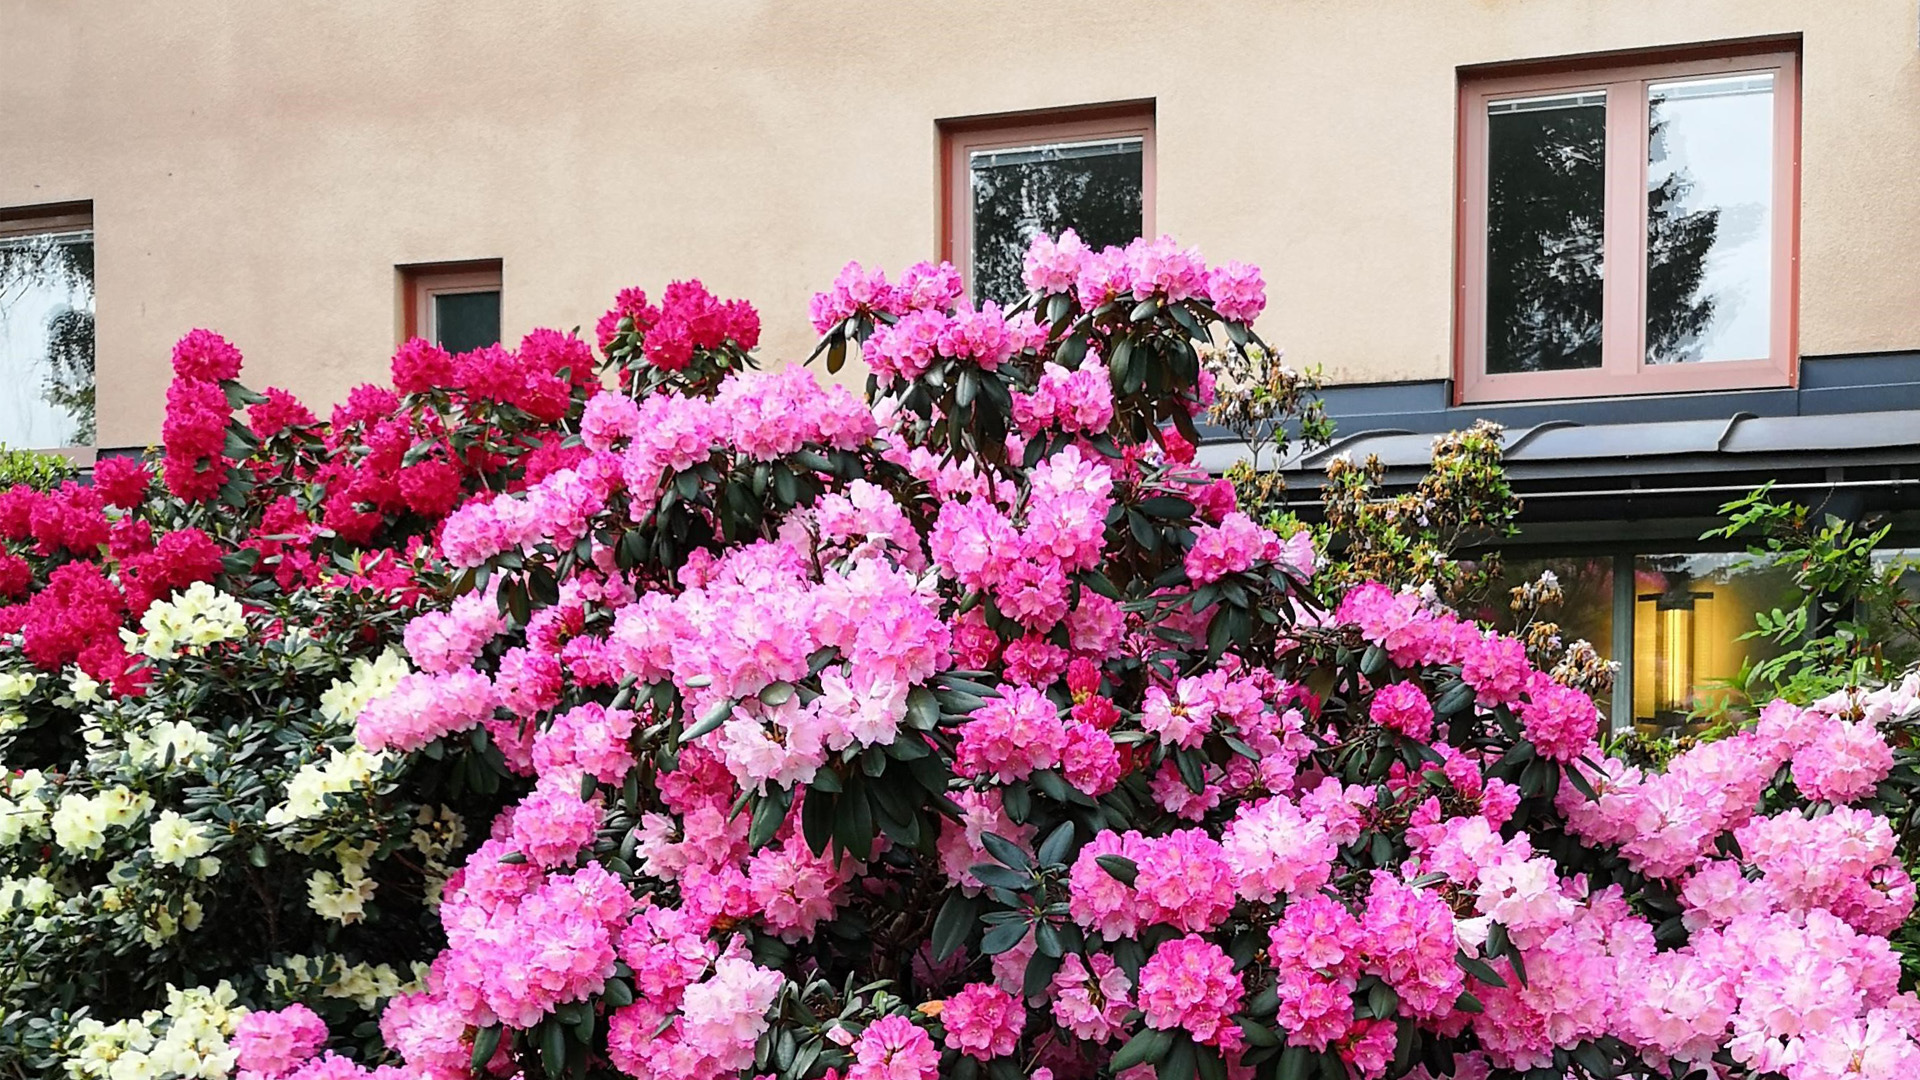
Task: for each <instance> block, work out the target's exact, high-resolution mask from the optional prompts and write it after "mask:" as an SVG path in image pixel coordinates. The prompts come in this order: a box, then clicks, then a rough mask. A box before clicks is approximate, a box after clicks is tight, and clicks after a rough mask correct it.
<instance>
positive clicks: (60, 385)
mask: <svg viewBox="0 0 1920 1080" xmlns="http://www.w3.org/2000/svg"><path fill="white" fill-rule="evenodd" d="M93 346H94V340H93V204H92V203H69V204H63V205H60V206H42V207H26V208H23V209H17V210H0V444H5V445H6V446H9V447H15V448H21V449H34V450H56V449H64V448H68V447H78V446H91V445H92V444H93V439H94V401H93V385H94V374H93V367H94V348H93Z"/></svg>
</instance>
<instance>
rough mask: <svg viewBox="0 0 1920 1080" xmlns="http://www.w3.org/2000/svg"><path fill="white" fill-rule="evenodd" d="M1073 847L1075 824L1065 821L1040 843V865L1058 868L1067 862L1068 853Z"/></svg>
mask: <svg viewBox="0 0 1920 1080" xmlns="http://www.w3.org/2000/svg"><path fill="white" fill-rule="evenodd" d="M1072 846H1073V822H1072V821H1063V822H1061V823H1060V824H1058V825H1056V826H1054V828H1053V831H1052V832H1050V833H1048V834H1047V838H1046V839H1045V840H1042V841H1040V864H1041V865H1042V866H1057V865H1060V864H1062V863H1065V862H1066V861H1067V851H1068V850H1069V849H1070V848H1071V847H1072Z"/></svg>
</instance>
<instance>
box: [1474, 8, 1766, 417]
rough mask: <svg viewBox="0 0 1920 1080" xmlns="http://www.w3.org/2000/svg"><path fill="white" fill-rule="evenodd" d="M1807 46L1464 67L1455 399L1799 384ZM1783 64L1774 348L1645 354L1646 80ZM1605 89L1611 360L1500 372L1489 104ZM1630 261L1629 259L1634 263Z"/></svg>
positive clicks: (1604, 343)
mask: <svg viewBox="0 0 1920 1080" xmlns="http://www.w3.org/2000/svg"><path fill="white" fill-rule="evenodd" d="M1799 66H1800V56H1799V51H1798V49H1797V47H1794V46H1793V45H1791V44H1784V43H1781V42H1777V41H1775V42H1766V43H1760V44H1757V45H1748V46H1741V47H1728V48H1723V49H1717V50H1712V51H1701V50H1689V51H1688V52H1687V53H1685V54H1680V55H1675V54H1671V53H1669V54H1666V55H1665V56H1664V57H1662V56H1654V57H1645V56H1643V57H1641V58H1640V59H1639V61H1638V62H1635V61H1634V60H1633V59H1632V58H1628V59H1624V60H1623V59H1615V58H1607V59H1596V60H1588V61H1581V62H1573V63H1561V64H1555V65H1550V66H1541V65H1532V66H1529V67H1528V68H1524V69H1518V70H1516V69H1513V68H1504V69H1494V70H1487V71H1482V72H1477V73H1476V72H1472V71H1463V72H1462V74H1461V78H1460V86H1459V132H1458V139H1457V143H1458V147H1459V161H1458V178H1457V185H1456V187H1457V191H1458V202H1457V205H1456V218H1455V235H1456V239H1457V243H1456V250H1455V255H1454V257H1455V268H1456V269H1455V277H1456V283H1455V290H1454V304H1455V310H1454V328H1455V330H1454V348H1453V353H1454V365H1453V367H1454V401H1455V403H1456V404H1474V403H1483V402H1496V401H1535V400H1541V399H1549V398H1590V397H1625V396H1630V395H1646V394H1668V393H1682V392H1687V391H1702V390H1732V389H1748V388H1760V387H1781V386H1792V385H1794V383H1795V380H1796V379H1797V377H1798V370H1797V368H1798V365H1797V359H1798V353H1799V342H1798V331H1799V306H1800V304H1799V299H1800V297H1799V279H1800V274H1799V269H1800V267H1799V226H1800V199H1799V193H1800V78H1799ZM1763 72H1768V73H1771V74H1772V75H1773V77H1774V90H1773V193H1772V194H1773V205H1772V222H1771V225H1772V230H1771V231H1772V236H1771V242H1772V248H1771V255H1772V262H1771V266H1770V275H1771V276H1770V280H1769V305H1770V311H1769V329H1768V350H1767V352H1768V355H1767V356H1766V357H1765V358H1764V359H1756V360H1720V361H1702V362H1695V363H1684V364H1660V365H1649V364H1647V363H1646V243H1647V238H1646V231H1647V226H1646V221H1647V152H1648V139H1649V125H1648V123H1647V88H1648V86H1649V85H1650V84H1652V83H1655V82H1664V81H1668V80H1672V79H1676V78H1697V77H1703V76H1715V75H1735V74H1746V73H1752V74H1760V73H1763ZM1581 91H1589V92H1590V91H1604V92H1605V93H1606V95H1607V126H1606V134H1607V150H1606V189H1605V208H1606V210H1605V216H1606V222H1605V225H1604V228H1603V233H1602V240H1601V253H1602V254H1601V258H1602V260H1603V264H1604V266H1605V267H1606V269H1605V271H1604V272H1603V276H1602V281H1603V285H1602V311H1601V342H1600V351H1601V364H1600V366H1599V367H1597V368H1587V369H1581V370H1573V371H1528V372H1507V373H1501V374H1490V373H1489V372H1488V371H1487V370H1486V333H1487V310H1486V305H1487V184H1488V176H1487V172H1488V168H1487V106H1488V105H1489V104H1491V103H1493V102H1495V101H1499V100H1503V99H1507V98H1514V97H1531V96H1536V95H1544V94H1561V93H1575V92H1581ZM1622 268H1624V269H1622Z"/></svg>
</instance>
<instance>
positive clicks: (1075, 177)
mask: <svg viewBox="0 0 1920 1080" xmlns="http://www.w3.org/2000/svg"><path fill="white" fill-rule="evenodd" d="M1144 161H1145V158H1144V150H1143V145H1142V142H1141V140H1140V139H1138V138H1126V139H1105V140H1101V141H1098V142H1081V143H1052V144H1048V145H1044V146H1025V147H1018V148H1015V149H1008V150H982V151H976V152H974V153H973V154H972V155H970V157H969V161H968V165H969V168H970V171H971V173H972V176H973V267H972V271H973V273H972V278H971V280H972V282H973V295H974V299H976V300H979V301H981V302H983V303H984V302H986V301H988V300H992V301H995V302H996V303H1000V304H1007V303H1011V302H1012V301H1014V300H1017V299H1019V298H1020V297H1021V296H1022V295H1023V294H1024V293H1025V292H1026V286H1025V285H1024V284H1023V283H1022V282H1021V280H1020V269H1021V261H1022V260H1023V259H1024V258H1025V257H1026V254H1027V245H1028V243H1030V242H1031V241H1032V240H1033V238H1034V236H1035V235H1037V234H1039V233H1046V234H1048V235H1050V236H1057V235H1059V233H1060V232H1061V231H1062V230H1064V229H1072V230H1074V231H1075V232H1077V233H1079V234H1080V239H1082V240H1084V241H1086V242H1087V244H1088V245H1089V246H1091V247H1093V248H1095V249H1098V248H1103V247H1106V246H1107V245H1109V244H1122V245H1124V244H1126V243H1127V242H1129V241H1131V240H1134V239H1136V238H1137V237H1139V235H1140V223H1141V220H1142V219H1141V187H1142V176H1143V173H1142V167H1143V163H1144Z"/></svg>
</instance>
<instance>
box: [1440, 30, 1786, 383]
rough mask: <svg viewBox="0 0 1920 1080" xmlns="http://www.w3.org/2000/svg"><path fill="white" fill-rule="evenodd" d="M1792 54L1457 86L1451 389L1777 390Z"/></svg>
mask: <svg viewBox="0 0 1920 1080" xmlns="http://www.w3.org/2000/svg"><path fill="white" fill-rule="evenodd" d="M1776 48H1777V47H1776ZM1797 61H1798V58H1797V55H1796V54H1795V53H1792V52H1782V51H1773V52H1767V51H1753V49H1752V48H1750V47H1749V48H1746V49H1744V50H1733V51H1731V52H1729V53H1727V54H1723V55H1713V54H1712V53H1711V52H1709V51H1705V50H1694V51H1692V52H1691V53H1690V54H1688V55H1685V56H1681V57H1677V58H1676V57H1674V56H1669V57H1667V58H1664V59H1662V58H1655V59H1652V60H1650V61H1649V62H1645V63H1639V64H1632V65H1623V64H1619V63H1617V62H1613V61H1608V62H1607V63H1606V64H1605V65H1604V66H1602V65H1598V64H1584V63H1574V64H1569V65H1561V66H1558V67H1556V68H1554V69H1551V70H1547V71H1545V72H1543V73H1541V74H1513V73H1511V72H1508V71H1501V72H1492V73H1487V74H1477V75H1471V76H1468V77H1465V78H1463V79H1462V81H1461V88H1460V93H1461V97H1460V107H1461V114H1460V122H1461V139H1460V155H1461V157H1460V164H1461V183H1460V224H1459V236H1460V261H1459V266H1460V287H1459V308H1458V311H1457V314H1456V320H1455V322H1456V326H1457V334H1458V341H1457V353H1458V361H1457V364H1458V370H1459V387H1460V394H1459V396H1460V400H1461V401H1463V402H1478V401H1508V400H1519V399H1527V398H1548V397H1586V396H1600V395H1611V394H1650V393H1665V392H1673V391H1684V390H1716V389H1734V388H1743V387H1755V386H1786V385H1790V384H1791V383H1792V381H1793V376H1794V364H1793V360H1794V355H1793V354H1794V342H1793V313H1794V258H1793V255H1794V231H1793V226H1794V218H1795V214H1794V212H1793V207H1794V203H1795V201H1796V199H1797V197H1798V196H1797V182H1798V176H1797V163H1798V151H1797V147H1796V140H1797V133H1798V122H1797V121H1798V110H1799V93H1798V90H1797V66H1798V64H1797Z"/></svg>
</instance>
